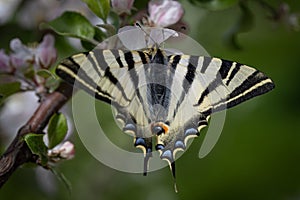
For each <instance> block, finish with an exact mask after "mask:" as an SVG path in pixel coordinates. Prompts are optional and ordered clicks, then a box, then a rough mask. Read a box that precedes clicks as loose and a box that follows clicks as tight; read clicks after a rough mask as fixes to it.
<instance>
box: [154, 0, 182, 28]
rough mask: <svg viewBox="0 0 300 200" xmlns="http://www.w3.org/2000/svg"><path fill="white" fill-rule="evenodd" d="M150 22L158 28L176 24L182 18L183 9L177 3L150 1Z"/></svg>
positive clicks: (170, 0) (158, 0) (167, 0)
mask: <svg viewBox="0 0 300 200" xmlns="http://www.w3.org/2000/svg"><path fill="white" fill-rule="evenodd" d="M148 12H149V15H150V20H151V21H152V22H153V23H154V24H155V25H156V26H160V27H168V26H170V25H172V24H175V23H177V22H178V21H179V20H180V19H181V18H182V16H183V8H182V6H181V4H180V3H179V2H177V1H172V0H152V1H150V2H149V4H148Z"/></svg>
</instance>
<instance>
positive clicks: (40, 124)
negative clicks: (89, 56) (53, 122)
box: [0, 82, 72, 188]
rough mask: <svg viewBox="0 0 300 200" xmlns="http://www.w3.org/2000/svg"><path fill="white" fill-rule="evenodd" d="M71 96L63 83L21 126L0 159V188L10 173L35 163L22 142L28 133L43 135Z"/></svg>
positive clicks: (70, 88)
mask: <svg viewBox="0 0 300 200" xmlns="http://www.w3.org/2000/svg"><path fill="white" fill-rule="evenodd" d="M71 96H72V87H71V86H70V85H68V84H66V83H64V82H62V83H61V84H60V86H59V87H58V88H57V89H56V90H55V91H54V92H52V93H51V94H47V95H46V96H45V97H44V98H43V99H41V103H40V105H39V107H38V108H37V110H36V111H35V113H34V114H33V116H32V117H31V118H30V119H29V120H28V122H27V123H26V124H25V125H24V126H22V127H21V128H20V129H19V131H18V133H17V135H16V137H15V138H14V140H13V141H12V143H11V144H10V145H9V147H8V148H7V150H6V151H5V152H4V153H3V155H2V156H1V157H0V188H1V187H2V186H3V184H4V183H6V181H7V180H8V179H9V177H10V176H11V175H12V173H13V172H14V171H15V170H16V169H17V168H18V167H19V166H21V165H23V164H24V163H26V162H34V163H35V162H36V161H37V159H38V156H37V155H34V154H32V153H31V151H30V149H29V148H28V146H27V144H26V143H25V141H24V140H23V137H24V135H26V134H28V133H39V134H43V130H44V128H45V127H46V125H47V124H48V122H49V119H50V117H51V116H52V115H53V114H54V113H56V112H57V111H58V110H59V109H60V108H61V107H62V106H63V105H64V104H65V103H66V102H67V101H68V100H69V99H70V97H71Z"/></svg>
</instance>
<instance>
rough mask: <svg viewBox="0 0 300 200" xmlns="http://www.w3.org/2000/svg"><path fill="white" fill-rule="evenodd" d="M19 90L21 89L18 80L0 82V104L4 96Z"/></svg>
mask: <svg viewBox="0 0 300 200" xmlns="http://www.w3.org/2000/svg"><path fill="white" fill-rule="evenodd" d="M20 91H21V83H20V82H12V83H5V84H0V105H1V104H2V103H3V101H4V100H5V98H7V97H9V96H10V95H13V94H15V93H17V92H20Z"/></svg>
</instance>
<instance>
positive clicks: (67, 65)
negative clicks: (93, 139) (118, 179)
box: [56, 40, 274, 178]
mask: <svg viewBox="0 0 300 200" xmlns="http://www.w3.org/2000/svg"><path fill="white" fill-rule="evenodd" d="M130 41H131V42H135V41H132V40H129V42H130ZM56 74H57V75H58V76H59V77H61V78H62V79H63V80H65V81H66V82H68V83H70V84H75V83H76V86H77V87H79V88H81V89H83V90H84V91H86V92H87V93H89V94H90V95H92V96H94V97H95V98H96V99H99V100H101V101H103V102H106V103H108V104H111V105H112V106H113V107H114V108H115V109H116V110H117V115H116V118H117V119H118V120H119V121H121V122H122V126H123V131H124V132H126V133H129V134H131V135H132V136H133V137H134V146H135V147H137V148H140V149H142V151H143V153H144V160H145V162H144V174H146V173H147V165H148V161H149V158H150V157H151V156H152V152H153V150H154V149H155V150H157V151H159V152H160V157H161V159H164V160H166V161H168V163H169V166H170V168H171V171H172V173H173V176H174V178H175V158H176V153H177V152H178V151H184V150H185V149H186V147H187V142H188V140H189V138H193V137H197V136H199V133H200V130H201V129H202V128H204V127H205V126H207V125H208V119H209V117H210V115H211V114H212V113H214V112H218V111H222V110H224V109H228V108H231V107H233V106H236V105H238V104H240V103H242V102H244V101H246V100H248V99H251V98H253V97H255V96H258V95H262V94H264V93H266V92H268V91H270V90H272V89H273V88H274V83H273V82H272V80H271V79H270V78H268V77H267V76H266V75H265V74H263V73H262V72H260V71H259V70H257V69H255V68H253V67H249V66H247V65H244V64H240V63H238V62H233V61H228V60H224V59H220V58H214V57H208V56H197V55H187V54H180V53H171V54H170V53H167V52H166V50H164V49H163V48H160V47H159V45H157V44H154V45H152V46H151V47H149V48H144V49H140V50H124V49H101V48H100V47H99V48H97V47H96V48H95V49H93V50H92V51H89V52H85V53H79V54H76V55H73V56H71V57H69V58H66V59H64V60H63V61H62V62H61V63H60V64H59V65H58V67H57V68H56Z"/></svg>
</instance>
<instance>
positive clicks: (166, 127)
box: [151, 122, 169, 134]
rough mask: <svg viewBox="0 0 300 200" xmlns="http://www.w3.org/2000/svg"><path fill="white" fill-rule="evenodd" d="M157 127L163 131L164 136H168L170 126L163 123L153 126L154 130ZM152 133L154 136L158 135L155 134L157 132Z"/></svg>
mask: <svg viewBox="0 0 300 200" xmlns="http://www.w3.org/2000/svg"><path fill="white" fill-rule="evenodd" d="M155 127H158V128H159V127H160V128H161V129H163V131H162V132H163V133H164V134H167V133H168V132H169V126H168V125H166V124H165V123H163V122H157V123H154V124H152V126H151V128H152V130H154V129H155ZM152 132H154V134H156V133H155V132H156V131H152Z"/></svg>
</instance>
